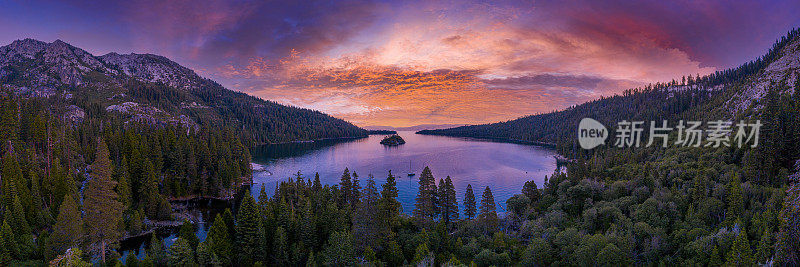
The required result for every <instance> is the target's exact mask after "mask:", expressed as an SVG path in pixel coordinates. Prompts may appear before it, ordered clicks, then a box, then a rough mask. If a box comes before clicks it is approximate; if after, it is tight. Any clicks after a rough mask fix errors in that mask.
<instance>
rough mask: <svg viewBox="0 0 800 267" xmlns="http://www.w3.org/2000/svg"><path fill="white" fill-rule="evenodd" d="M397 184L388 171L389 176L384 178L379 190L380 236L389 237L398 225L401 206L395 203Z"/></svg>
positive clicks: (397, 202)
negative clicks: (381, 187)
mask: <svg viewBox="0 0 800 267" xmlns="http://www.w3.org/2000/svg"><path fill="white" fill-rule="evenodd" d="M397 195H398V191H397V182H396V181H395V178H394V175H392V171H389V176H388V177H386V183H384V184H383V189H382V190H381V199H380V200H379V205H380V224H381V228H382V231H381V233H382V235H383V236H384V237H387V238H388V237H390V235H391V232H392V228H393V227H395V226H397V225H399V224H400V212H402V211H401V210H402V208H403V206H402V204H400V202H399V201H397Z"/></svg>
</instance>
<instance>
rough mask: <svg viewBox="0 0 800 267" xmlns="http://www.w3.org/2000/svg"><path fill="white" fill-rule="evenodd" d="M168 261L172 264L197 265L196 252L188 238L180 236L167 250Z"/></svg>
mask: <svg viewBox="0 0 800 267" xmlns="http://www.w3.org/2000/svg"><path fill="white" fill-rule="evenodd" d="M167 262H169V265H170V266H196V265H197V263H195V261H194V252H193V249H192V246H191V244H189V241H187V240H186V239H183V238H181V237H179V238H178V239H177V240H175V243H173V244H172V246H170V247H169V249H168V250H167Z"/></svg>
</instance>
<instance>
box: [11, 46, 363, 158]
mask: <svg viewBox="0 0 800 267" xmlns="http://www.w3.org/2000/svg"><path fill="white" fill-rule="evenodd" d="M0 89H3V90H4V91H7V92H13V93H14V94H15V95H18V96H20V97H36V98H45V99H48V100H49V101H50V104H51V105H52V106H51V108H52V109H53V110H54V111H57V113H59V114H61V115H63V116H64V117H65V118H68V119H70V120H73V121H80V120H81V119H82V118H83V117H85V116H110V117H114V118H120V119H122V120H124V121H126V122H134V121H135V122H144V123H149V124H181V125H184V126H187V127H191V128H200V127H214V126H226V127H233V128H235V129H241V131H242V134H243V135H244V136H246V137H248V138H251V140H252V141H254V142H255V143H274V142H288V141H295V140H313V139H319V138H337V137H354V136H365V135H366V130H363V129H361V128H359V127H357V126H355V125H353V124H350V123H348V122H346V121H344V120H341V119H337V118H334V117H331V116H329V115H326V114H323V113H321V112H318V111H313V110H308V109H302V108H296V107H288V106H283V105H280V104H278V103H275V102H271V101H265V100H262V99H259V98H256V97H253V96H249V95H247V94H244V93H239V92H234V91H231V90H228V89H226V88H224V87H222V86H221V85H219V84H217V83H216V82H214V81H212V80H209V79H206V78H203V77H200V76H199V75H197V74H196V73H195V72H194V71H192V70H191V69H189V68H186V67H183V66H181V65H180V64H178V63H175V62H174V61H171V60H169V59H168V58H166V57H163V56H158V55H151V54H126V55H122V54H117V53H109V54H106V55H102V56H95V55H92V54H90V53H88V52H86V51H84V50H83V49H80V48H77V47H74V46H72V45H70V44H68V43H65V42H63V41H61V40H56V41H54V42H52V43H46V42H42V41H38V40H34V39H24V40H17V41H14V42H12V43H11V44H9V45H6V46H2V47H0Z"/></svg>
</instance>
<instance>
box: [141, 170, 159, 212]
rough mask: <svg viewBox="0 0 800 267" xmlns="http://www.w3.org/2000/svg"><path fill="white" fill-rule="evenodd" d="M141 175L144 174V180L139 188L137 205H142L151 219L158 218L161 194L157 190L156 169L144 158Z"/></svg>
mask: <svg viewBox="0 0 800 267" xmlns="http://www.w3.org/2000/svg"><path fill="white" fill-rule="evenodd" d="M142 175H144V181H143V182H142V185H141V187H140V188H139V196H140V199H139V201H140V202H139V205H140V207H144V211H145V213H146V214H147V217H148V218H150V219H152V220H156V219H160V218H159V215H160V214H159V213H160V207H159V205H160V204H161V198H162V196H161V194H160V193H159V191H158V177H157V174H156V170H155V168H154V167H153V163H151V162H150V160H145V162H144V165H143V168H142Z"/></svg>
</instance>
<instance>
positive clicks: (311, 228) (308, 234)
mask: <svg viewBox="0 0 800 267" xmlns="http://www.w3.org/2000/svg"><path fill="white" fill-rule="evenodd" d="M302 217H303V218H302V219H303V223H302V224H301V225H300V238H301V239H302V241H303V243H304V244H305V245H306V246H308V247H312V248H313V247H315V246H316V245H317V226H316V221H315V220H314V212H313V210H312V209H311V202H310V201H307V202H306V204H305V207H304V208H303V213H302Z"/></svg>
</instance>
